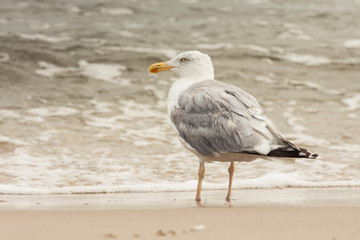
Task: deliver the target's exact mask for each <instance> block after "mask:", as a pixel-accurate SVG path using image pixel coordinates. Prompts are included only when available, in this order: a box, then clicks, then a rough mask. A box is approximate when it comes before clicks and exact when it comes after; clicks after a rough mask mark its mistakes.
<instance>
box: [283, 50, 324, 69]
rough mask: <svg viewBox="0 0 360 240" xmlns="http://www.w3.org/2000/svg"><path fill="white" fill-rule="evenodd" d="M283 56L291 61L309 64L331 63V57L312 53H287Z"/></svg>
mask: <svg viewBox="0 0 360 240" xmlns="http://www.w3.org/2000/svg"><path fill="white" fill-rule="evenodd" d="M282 58H283V59H285V60H287V61H290V62H295V63H301V64H305V65H308V66H318V65H324V64H330V63H331V60H330V59H329V58H326V57H321V56H314V55H310V54H298V53H286V54H285V55H283V56H282Z"/></svg>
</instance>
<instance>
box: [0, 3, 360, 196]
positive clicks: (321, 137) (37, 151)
mask: <svg viewBox="0 0 360 240" xmlns="http://www.w3.org/2000/svg"><path fill="white" fill-rule="evenodd" d="M359 10H360V2H359V1H357V0H349V1H346V2H343V1H340V0H334V1H331V2H329V1H325V0H319V1H315V0H312V1H304V0H303V1H296V2H291V3H290V2H288V1H285V0H277V1H275V0H256V1H254V0H239V1H235V0H234V1H230V0H228V1H221V2H219V1H215V0H211V1H197V0H184V1H176V2H172V1H165V0H161V1H160V0H152V1H146V2H143V1H137V0H124V1H114V0H107V1H98V0H97V1H95V0H91V1H84V0H75V1H65V0H62V1H57V2H56V3H55V2H50V1H49V2H46V1H38V0H29V1H16V2H14V1H10V0H0V12H1V14H0V72H1V74H0V194H68V193H72V194H76V193H104V192H160V191H174V192H176V191H192V190H194V189H195V188H196V182H197V168H198V161H197V159H196V157H195V156H194V155H193V154H191V153H189V152H187V151H186V150H185V149H184V148H183V147H182V146H181V144H180V143H179V140H178V139H177V136H176V135H175V134H174V133H173V131H172V129H171V128H170V125H169V124H168V120H167V115H166V99H167V93H168V90H169V88H170V86H171V84H172V82H174V80H175V79H174V76H173V75H172V74H171V73H161V74H157V75H155V74H150V73H148V72H147V68H148V66H149V65H150V64H152V63H154V62H158V61H166V60H168V59H170V58H171V57H173V56H175V55H176V54H177V53H180V52H181V51H185V50H194V49H197V50H200V51H203V52H206V53H208V54H209V55H210V56H211V57H212V59H213V63H214V67H215V77H216V79H218V80H221V81H224V82H227V83H231V84H234V85H236V86H239V87H241V88H243V89H244V90H246V91H248V92H250V93H251V94H253V95H254V96H255V97H256V98H257V99H258V101H259V102H260V103H261V105H262V106H263V107H264V108H265V110H266V111H267V112H268V113H269V115H270V116H271V118H272V119H273V121H274V122H275V124H276V125H277V126H278V128H279V129H280V130H281V131H282V132H283V133H284V135H285V136H286V137H288V138H289V139H290V140H291V141H293V142H294V143H295V144H297V145H299V146H302V147H306V148H308V149H310V150H312V151H313V152H317V153H318V154H319V155H320V157H319V158H318V159H315V160H313V159H311V160H309V159H299V160H294V161H285V160H274V161H265V160H262V159H258V160H255V161H253V162H250V163H236V172H235V177H234V184H233V188H235V189H241V188H270V189H271V188H284V187H342V186H343V187H360V122H359V117H360V79H359V76H360V75H359V73H360V70H359V69H360V44H359V42H360V30H359V29H360V26H359V24H360V23H359V21H357V19H358V12H359ZM227 167H228V164H227V163H216V162H214V163H208V164H206V173H205V174H206V175H205V180H204V188H206V189H225V188H226V187H227V179H228V174H227Z"/></svg>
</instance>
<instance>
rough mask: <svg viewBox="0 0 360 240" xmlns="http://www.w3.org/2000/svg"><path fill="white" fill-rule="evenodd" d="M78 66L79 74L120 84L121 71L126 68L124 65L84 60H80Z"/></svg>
mask: <svg viewBox="0 0 360 240" xmlns="http://www.w3.org/2000/svg"><path fill="white" fill-rule="evenodd" d="M79 66H80V75H82V76H86V77H88V78H92V79H97V80H102V81H105V82H110V83H115V84H121V79H119V77H120V76H121V74H122V72H121V71H124V70H126V67H125V66H122V65H119V64H101V63H88V62H87V61H85V60H80V61H79Z"/></svg>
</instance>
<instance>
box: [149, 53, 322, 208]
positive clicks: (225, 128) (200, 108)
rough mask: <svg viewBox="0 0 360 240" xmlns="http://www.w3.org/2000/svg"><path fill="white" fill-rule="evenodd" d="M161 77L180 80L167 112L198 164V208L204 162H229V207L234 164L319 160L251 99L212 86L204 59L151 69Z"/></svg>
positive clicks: (183, 58)
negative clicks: (166, 75) (288, 136)
mask: <svg viewBox="0 0 360 240" xmlns="http://www.w3.org/2000/svg"><path fill="white" fill-rule="evenodd" d="M161 71H171V72H173V73H174V74H176V75H177V77H178V79H177V80H176V81H175V82H174V83H173V85H172V86H171V88H170V90H169V95H168V109H167V110H168V115H169V119H170V123H171V126H172V128H173V129H174V131H175V133H176V134H177V135H178V137H179V139H180V142H181V143H182V144H183V145H184V147H185V148H186V149H187V150H189V151H191V152H192V153H194V154H195V155H196V156H197V157H198V158H199V162H200V164H199V170H198V185H197V191H196V198H195V200H196V201H197V202H200V201H201V185H202V180H203V178H204V174H205V162H212V161H220V162H230V167H229V168H228V172H229V185H228V193H227V196H226V201H228V202H230V200H231V188H232V180H233V175H234V171H235V165H234V161H238V162H243V161H247V162H249V161H253V160H255V159H257V158H259V157H261V158H265V159H268V158H272V157H279V158H312V159H314V158H316V157H317V156H318V154H316V153H311V152H310V151H308V150H307V149H305V148H300V147H297V146H296V145H295V144H293V143H292V142H290V141H289V140H287V139H286V138H285V137H284V136H283V135H282V134H281V133H280V131H279V130H278V129H277V128H276V126H275V125H274V123H273V122H272V121H271V120H270V117H269V116H268V115H267V114H266V112H265V111H264V109H263V108H262V107H261V106H260V105H259V103H258V102H257V101H256V99H255V98H254V97H253V96H252V95H250V94H249V93H247V92H245V91H244V90H242V89H240V88H238V87H236V86H233V85H230V84H226V83H223V82H219V81H217V80H214V67H213V64H212V61H211V58H210V57H209V56H208V55H207V54H205V53H202V52H199V51H187V52H183V53H180V54H179V55H177V56H176V57H174V58H173V59H171V60H169V61H167V62H160V63H155V64H152V65H151V66H150V67H149V72H150V73H158V72H161Z"/></svg>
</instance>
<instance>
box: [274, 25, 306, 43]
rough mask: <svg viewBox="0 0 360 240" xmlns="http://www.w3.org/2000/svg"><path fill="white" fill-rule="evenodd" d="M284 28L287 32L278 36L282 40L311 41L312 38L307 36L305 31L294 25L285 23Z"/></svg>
mask: <svg viewBox="0 0 360 240" xmlns="http://www.w3.org/2000/svg"><path fill="white" fill-rule="evenodd" d="M284 27H285V29H286V31H285V32H282V33H280V34H279V35H278V38H280V39H299V40H310V39H311V37H310V36H309V35H307V34H305V32H304V30H303V29H302V28H301V27H300V26H298V25H296V24H293V23H285V24H284Z"/></svg>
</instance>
